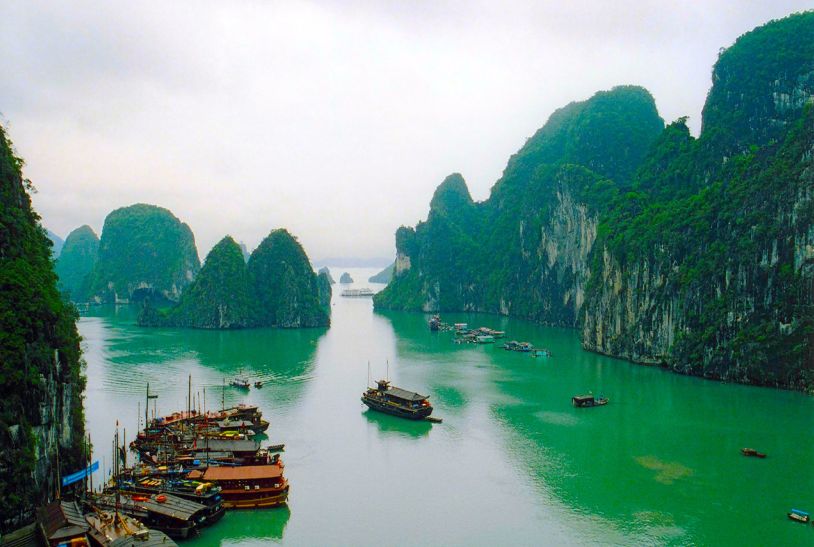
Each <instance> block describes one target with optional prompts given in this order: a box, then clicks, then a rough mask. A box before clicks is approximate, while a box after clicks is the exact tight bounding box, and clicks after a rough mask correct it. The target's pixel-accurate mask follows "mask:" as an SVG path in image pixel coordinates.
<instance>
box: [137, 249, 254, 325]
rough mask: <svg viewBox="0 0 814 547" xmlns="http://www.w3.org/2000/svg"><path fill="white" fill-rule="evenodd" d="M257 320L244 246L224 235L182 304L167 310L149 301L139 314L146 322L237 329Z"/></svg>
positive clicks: (190, 286) (210, 254)
mask: <svg viewBox="0 0 814 547" xmlns="http://www.w3.org/2000/svg"><path fill="white" fill-rule="evenodd" d="M255 321H256V310H255V309H254V298H253V294H252V283H251V279H250V277H249V270H248V267H247V266H246V262H245V261H244V260H243V253H242V252H241V249H240V246H239V245H238V244H237V243H236V242H235V240H234V239H232V238H231V237H230V236H226V237H224V238H223V239H222V240H221V241H220V242H219V243H218V244H217V245H215V246H214V247H213V248H212V250H211V251H210V252H209V255H207V257H206V261H205V262H204V265H203V268H201V271H200V272H199V273H198V276H197V277H196V278H195V281H193V282H192V284H191V285H189V286H188V287H187V288H186V289H185V290H184V292H183V294H182V295H181V301H180V302H179V304H178V306H176V307H174V308H172V309H170V310H168V311H166V312H163V311H161V310H156V309H154V308H153V307H152V306H151V303H149V302H147V303H145V305H144V308H143V309H142V312H141V314H140V315H139V324H140V325H142V326H173V327H192V328H198V329H236V328H245V327H251V326H253V325H254V324H255Z"/></svg>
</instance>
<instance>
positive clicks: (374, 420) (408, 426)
mask: <svg viewBox="0 0 814 547" xmlns="http://www.w3.org/2000/svg"><path fill="white" fill-rule="evenodd" d="M362 413H363V414H364V415H365V418H367V421H368V422H369V423H370V424H371V425H373V426H375V427H376V429H377V430H378V431H379V433H381V434H383V435H393V436H396V437H415V438H418V437H426V436H427V435H428V434H429V432H430V430H431V429H432V428H433V425H432V424H431V423H430V422H425V421H420V420H406V419H404V418H397V417H395V416H389V415H387V414H383V413H381V412H376V411H374V410H370V409H367V410H364V411H363V412H362Z"/></svg>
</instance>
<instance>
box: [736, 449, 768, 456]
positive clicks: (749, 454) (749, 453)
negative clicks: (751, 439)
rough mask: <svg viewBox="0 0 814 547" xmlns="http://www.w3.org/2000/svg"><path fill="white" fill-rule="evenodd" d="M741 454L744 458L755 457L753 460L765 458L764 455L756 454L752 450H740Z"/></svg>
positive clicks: (761, 453) (755, 451)
mask: <svg viewBox="0 0 814 547" xmlns="http://www.w3.org/2000/svg"><path fill="white" fill-rule="evenodd" d="M741 454H743V455H744V456H752V457H755V458H765V457H766V454H764V453H763V452H758V451H757V450H755V449H754V448H741Z"/></svg>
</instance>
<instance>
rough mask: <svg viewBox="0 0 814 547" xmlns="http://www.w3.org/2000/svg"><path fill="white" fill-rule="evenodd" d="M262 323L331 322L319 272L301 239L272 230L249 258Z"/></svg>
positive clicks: (290, 325) (287, 325)
mask: <svg viewBox="0 0 814 547" xmlns="http://www.w3.org/2000/svg"><path fill="white" fill-rule="evenodd" d="M248 267H249V275H250V277H251V282H252V284H253V294H254V295H255V300H256V306H257V310H258V315H257V321H258V324H259V325H264V326H272V327H282V328H296V327H323V326H328V325H329V324H330V317H329V315H328V310H327V309H326V308H325V306H324V305H323V304H324V295H323V301H321V300H320V291H319V284H318V282H317V275H316V274H315V273H314V270H313V269H312V268H311V263H310V261H309V260H308V256H306V254H305V251H304V250H303V248H302V246H301V245H300V244H299V242H298V241H297V240H296V238H294V237H293V236H292V235H291V234H289V233H288V232H287V231H286V230H282V229H280V230H273V231H272V232H271V233H270V234H269V235H268V237H266V238H265V239H264V240H263V241H262V243H260V245H259V246H258V247H257V249H255V250H254V252H253V253H252V256H251V258H249V265H248Z"/></svg>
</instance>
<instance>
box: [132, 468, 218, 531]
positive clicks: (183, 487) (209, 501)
mask: <svg viewBox="0 0 814 547" xmlns="http://www.w3.org/2000/svg"><path fill="white" fill-rule="evenodd" d="M119 490H120V491H121V492H122V494H123V495H130V496H133V494H146V495H148V496H158V495H160V494H172V495H174V496H177V497H179V498H183V499H186V500H188V501H193V502H196V503H199V504H201V505H203V507H204V510H203V512H202V513H201V514H200V515H197V516H198V517H199V518H198V519H197V523H198V526H199V527H201V526H210V525H212V524H215V523H216V522H217V521H219V520H220V519H221V517H223V514H224V513H225V512H226V508H225V507H224V506H223V497H222V496H221V495H220V490H221V489H220V487H219V486H215V485H214V484H212V483H208V482H199V481H191V480H186V479H182V478H167V477H161V476H146V477H137V476H136V475H135V474H133V475H131V476H130V477H129V478H122V479H120V480H119ZM133 499H135V497H133ZM201 516H202V517H204V518H203V519H201V518H200V517H201Z"/></svg>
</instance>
